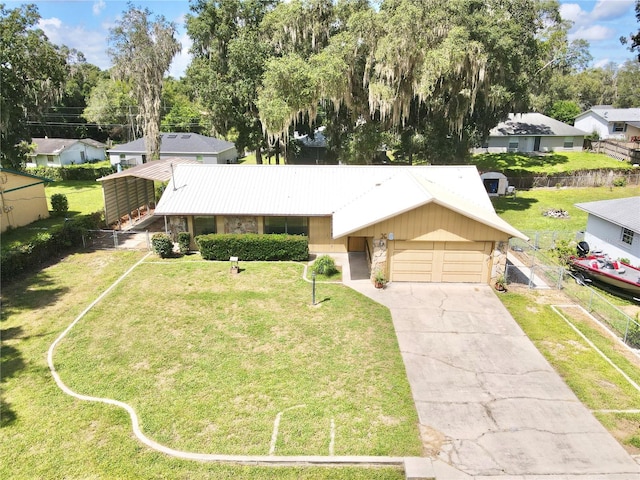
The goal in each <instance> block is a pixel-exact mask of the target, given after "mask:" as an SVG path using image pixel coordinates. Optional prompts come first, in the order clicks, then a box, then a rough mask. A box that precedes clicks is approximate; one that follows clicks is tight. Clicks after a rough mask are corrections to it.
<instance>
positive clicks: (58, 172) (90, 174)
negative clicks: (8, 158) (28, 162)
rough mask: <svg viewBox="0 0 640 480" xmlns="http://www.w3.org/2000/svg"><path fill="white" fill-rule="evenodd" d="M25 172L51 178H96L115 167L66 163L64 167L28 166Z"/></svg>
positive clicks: (112, 171)
mask: <svg viewBox="0 0 640 480" xmlns="http://www.w3.org/2000/svg"><path fill="white" fill-rule="evenodd" d="M25 170H26V172H27V173H30V174H31V175H36V176H38V177H45V178H49V179H51V180H96V179H97V178H101V177H106V176H107V175H111V174H112V173H114V172H115V171H116V169H115V167H113V166H111V165H109V166H96V165H92V164H88V163H83V164H82V165H67V166H64V167H29V168H27V169H25Z"/></svg>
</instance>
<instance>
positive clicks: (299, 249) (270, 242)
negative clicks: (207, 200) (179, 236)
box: [195, 233, 309, 262]
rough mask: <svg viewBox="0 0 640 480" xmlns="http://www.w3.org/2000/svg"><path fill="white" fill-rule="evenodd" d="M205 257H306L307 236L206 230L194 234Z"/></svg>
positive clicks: (247, 258)
mask: <svg viewBox="0 0 640 480" xmlns="http://www.w3.org/2000/svg"><path fill="white" fill-rule="evenodd" d="M195 241H196V245H198V248H199V249H200V255H202V258H204V259H205V260H229V258H230V257H238V259H239V260H244V261H256V260H262V261H264V260H267V261H268V260H293V261H297V262H300V261H305V260H307V259H308V258H309V239H308V238H307V237H304V236H301V235H285V234H272V235H257V234H246V233H243V234H215V233H212V234H209V235H198V236H197V237H196V238H195Z"/></svg>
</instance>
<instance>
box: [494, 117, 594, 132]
mask: <svg viewBox="0 0 640 480" xmlns="http://www.w3.org/2000/svg"><path fill="white" fill-rule="evenodd" d="M513 135H519V136H527V135H535V136H554V137H575V136H584V135H587V132H584V131H582V130H580V129H577V128H575V127H573V126H571V125H567V124H566V123H563V122H560V121H558V120H555V119H553V118H551V117H547V116H546V115H543V114H541V113H535V112H534V113H516V114H514V113H510V114H509V119H508V120H505V121H504V122H500V123H499V124H498V125H497V126H496V127H494V128H492V129H491V131H490V132H489V136H490V137H507V136H513Z"/></svg>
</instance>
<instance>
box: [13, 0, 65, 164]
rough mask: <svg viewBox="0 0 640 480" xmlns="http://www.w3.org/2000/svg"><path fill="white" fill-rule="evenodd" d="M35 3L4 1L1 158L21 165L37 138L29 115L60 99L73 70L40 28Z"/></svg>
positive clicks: (60, 51) (37, 114) (63, 55)
mask: <svg viewBox="0 0 640 480" xmlns="http://www.w3.org/2000/svg"><path fill="white" fill-rule="evenodd" d="M39 19H40V15H39V14H38V9H37V8H36V6H35V5H22V6H20V7H18V8H15V9H13V10H6V9H5V6H4V5H3V4H0V91H1V95H0V102H1V103H0V144H1V145H2V149H0V163H1V164H2V166H4V167H11V168H21V166H22V165H23V163H24V161H25V158H26V153H27V152H28V143H29V140H30V139H31V137H30V133H29V128H28V118H29V116H30V115H33V116H39V112H40V111H42V109H44V108H45V107H47V106H49V105H51V104H52V103H54V101H55V100H57V99H59V98H60V96H61V94H62V89H63V86H64V83H65V79H66V78H67V75H68V73H69V68H68V66H67V62H66V55H65V52H63V51H62V50H61V48H59V47H57V46H55V45H53V44H52V43H51V42H49V40H48V39H47V37H46V36H45V34H44V32H43V31H42V30H40V29H38V28H36V26H37V24H38V20H39Z"/></svg>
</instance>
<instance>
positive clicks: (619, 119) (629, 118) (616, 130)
mask: <svg viewBox="0 0 640 480" xmlns="http://www.w3.org/2000/svg"><path fill="white" fill-rule="evenodd" d="M574 125H575V126H576V127H577V128H579V129H581V130H584V131H585V132H587V133H588V134H591V133H594V132H595V133H597V134H598V136H599V137H600V138H602V139H605V138H612V139H617V140H625V141H627V142H628V141H631V139H632V138H633V137H640V108H613V107H612V106H610V105H596V106H593V107H591V108H590V109H589V110H587V111H586V112H583V113H581V114H580V115H578V116H577V117H576V120H575V122H574Z"/></svg>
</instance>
